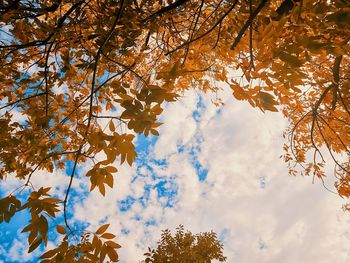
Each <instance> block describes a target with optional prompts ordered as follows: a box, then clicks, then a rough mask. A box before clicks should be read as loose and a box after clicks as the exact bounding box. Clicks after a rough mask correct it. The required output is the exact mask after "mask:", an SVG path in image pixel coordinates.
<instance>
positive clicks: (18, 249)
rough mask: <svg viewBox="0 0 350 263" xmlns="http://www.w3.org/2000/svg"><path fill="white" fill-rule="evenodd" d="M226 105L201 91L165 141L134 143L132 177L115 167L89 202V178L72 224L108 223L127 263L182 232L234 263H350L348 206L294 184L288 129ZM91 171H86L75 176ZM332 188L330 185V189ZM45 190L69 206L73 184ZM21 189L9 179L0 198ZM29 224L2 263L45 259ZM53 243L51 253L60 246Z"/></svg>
mask: <svg viewBox="0 0 350 263" xmlns="http://www.w3.org/2000/svg"><path fill="white" fill-rule="evenodd" d="M219 96H220V98H221V99H222V100H223V102H224V103H225V104H224V106H222V107H216V106H214V105H213V103H212V102H211V100H212V99H213V94H202V93H198V92H196V91H195V90H191V91H188V92H186V93H185V94H184V95H183V96H182V98H181V99H180V100H179V101H178V102H176V103H171V104H169V105H168V106H167V107H166V109H165V110H164V112H163V114H162V116H161V120H160V121H161V122H163V123H164V124H163V125H161V126H160V127H159V132H160V136H159V137H154V136H149V137H144V136H138V137H137V141H136V145H137V152H138V157H137V159H136V161H135V163H134V164H133V166H132V167H129V166H127V165H122V166H120V165H119V163H116V166H117V167H118V170H119V171H118V173H116V174H115V182H114V188H113V189H108V190H107V193H106V197H102V196H101V195H100V193H99V192H98V191H93V192H92V193H88V189H89V180H88V178H84V177H83V176H80V177H79V176H78V177H77V179H76V180H75V182H74V184H73V192H72V196H71V199H70V215H71V217H70V222H71V223H72V224H74V226H75V227H78V228H79V227H80V228H83V227H88V229H90V230H96V229H97V227H98V226H99V225H101V224H104V223H110V232H114V233H116V234H117V242H119V243H120V244H121V245H122V248H121V249H120V250H119V254H120V258H121V262H125V263H129V262H130V263H134V262H135V263H137V262H139V261H140V260H141V259H143V256H142V255H143V253H145V252H146V250H147V247H148V246H154V245H155V244H156V241H157V240H158V239H159V237H160V234H161V230H162V229H166V228H168V229H170V230H173V231H174V230H175V228H176V227H177V226H178V225H179V224H183V225H184V226H185V228H186V229H188V230H190V231H192V233H198V232H205V231H210V230H213V231H215V232H216V233H217V234H218V237H219V238H220V240H221V241H222V242H223V244H224V254H225V256H227V258H228V259H227V262H230V263H231V262H240V263H242V262H261V263H264V262H269V263H280V262H283V263H295V262H318V263H329V262H332V263H345V262H350V233H349V231H350V214H349V213H345V212H343V211H342V209H341V206H342V204H344V203H345V201H346V200H343V199H341V198H340V197H339V196H337V195H336V194H333V193H331V192H329V191H327V190H326V189H325V188H324V187H323V186H322V184H321V182H319V181H317V180H316V181H315V182H314V183H313V181H312V178H311V177H301V176H296V177H293V176H289V175H288V169H287V166H286V164H285V163H284V161H283V159H282V158H280V156H281V155H282V154H283V150H282V147H283V144H284V143H285V140H284V139H283V138H282V133H283V131H284V129H285V127H286V125H287V124H288V123H287V120H285V119H283V118H282V117H281V114H280V113H269V112H267V113H262V112H261V111H259V110H258V109H253V108H252V107H251V106H250V105H249V104H248V103H245V102H239V101H236V100H234V99H233V97H232V94H230V92H229V91H221V92H220V93H219ZM87 170H88V165H86V166H82V167H79V169H78V173H79V174H84V172H86V171H87ZM67 172H68V171H67ZM332 180H333V179H332V177H331V176H329V178H327V180H326V182H325V183H326V185H327V186H329V187H330V188H332V185H333V182H332ZM43 183H44V184H45V185H50V186H51V187H52V190H53V193H54V194H55V195H58V196H61V197H62V193H63V191H64V189H65V187H66V185H67V183H68V177H67V175H66V172H65V171H59V170H55V172H54V174H53V175H50V176H48V175H47V174H45V172H43V171H39V172H38V173H37V174H36V175H35V176H33V184H34V185H35V186H36V187H39V186H40V185H42V184H43ZM17 185H18V182H17V181H15V180H14V179H13V178H11V177H9V178H8V179H7V180H6V181H5V182H2V183H1V186H0V189H1V190H0V191H1V195H2V196H3V195H4V194H6V193H9V192H10V191H11V190H13V189H14V188H15V187H16V186H17ZM26 219H28V215H27V214H26V213H21V214H20V215H18V216H16V217H14V218H13V221H12V222H11V223H10V224H1V225H0V263H2V262H6V263H7V262H9V263H14V262H37V261H38V260H37V256H38V255H39V254H40V251H38V252H36V253H34V255H28V254H27V253H26V250H27V244H26V242H27V241H26V237H25V236H23V234H19V233H20V231H21V227H22V228H23V227H24V226H25V225H26V223H25V220H26ZM60 220H62V219H60V218H58V219H57V222H58V223H59V222H60ZM53 223H54V222H53ZM50 237H51V242H49V247H52V246H53V245H54V243H55V242H58V241H59V237H57V236H56V235H54V234H53V233H52V234H51V236H50Z"/></svg>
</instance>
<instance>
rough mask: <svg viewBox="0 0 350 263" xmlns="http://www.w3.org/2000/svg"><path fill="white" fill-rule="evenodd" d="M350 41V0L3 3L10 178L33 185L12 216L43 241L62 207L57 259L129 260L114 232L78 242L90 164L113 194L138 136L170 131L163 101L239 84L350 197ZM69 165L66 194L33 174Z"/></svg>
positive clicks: (302, 161)
mask: <svg viewBox="0 0 350 263" xmlns="http://www.w3.org/2000/svg"><path fill="white" fill-rule="evenodd" d="M349 40H350V6H349V3H348V1H346V0H328V1H326V0H319V1H316V0H270V1H268V0H244V1H238V0H233V1H226V0H201V1H194V0H192V1H191V0H173V1H162V0H147V1H146V0H119V1H117V0H104V1H98V0H73V1H65V0H33V1H20V0H8V1H0V61H1V70H0V83H1V89H0V101H1V107H0V109H1V118H0V179H6V178H7V177H9V176H15V177H17V178H18V179H21V180H23V182H24V183H23V186H22V187H21V188H19V189H16V190H15V191H14V192H12V193H11V194H10V195H8V196H6V197H4V198H2V199H1V200H0V222H2V221H6V222H8V221H10V219H11V217H12V216H13V215H14V214H15V213H16V212H18V211H21V210H24V209H26V210H28V211H30V214H31V219H30V224H29V225H28V226H27V227H26V228H25V229H24V230H23V231H24V232H29V236H28V243H29V251H33V250H34V249H36V248H37V247H38V246H39V245H40V244H46V243H47V231H48V224H49V222H48V220H47V219H48V218H50V217H55V216H56V214H57V213H59V212H60V211H62V212H63V216H64V224H65V225H64V226H58V227H57V232H58V233H59V234H61V235H62V243H61V245H60V246H59V247H57V248H55V249H53V250H50V251H48V252H46V253H45V254H44V255H43V261H44V262H54V261H55V260H56V261H57V260H59V259H62V260H63V259H66V260H68V261H70V262H74V260H75V261H77V262H89V260H90V261H91V262H94V260H96V259H98V260H103V259H104V258H106V256H108V257H109V259H110V260H111V261H117V260H118V255H117V252H116V250H117V249H118V248H119V245H118V244H117V243H115V242H114V241H112V240H109V239H110V237H112V234H108V235H106V234H104V231H102V230H101V229H99V230H97V231H96V232H94V233H90V232H83V233H82V234H81V236H80V239H79V240H80V241H79V242H76V238H72V237H74V236H76V234H75V233H74V230H73V229H72V228H71V226H70V225H69V223H68V221H67V206H68V201H69V195H70V190H71V187H72V182H73V180H74V178H75V177H76V176H78V175H77V167H78V166H81V165H83V164H86V163H93V164H92V166H91V169H90V170H89V171H88V172H87V173H86V176H87V177H89V180H90V185H91V191H93V190H94V189H98V191H99V192H100V193H101V194H102V195H104V194H105V189H106V187H113V178H114V174H115V173H116V172H117V171H118V170H117V168H116V167H115V162H116V161H120V163H121V164H122V163H124V162H125V161H126V162H127V163H128V164H129V165H131V164H132V162H133V160H134V159H135V157H136V152H135V147H134V138H135V135H136V134H144V135H146V136H147V135H149V134H150V133H151V134H154V135H158V131H157V127H159V126H160V125H161V123H159V122H158V121H157V119H158V117H159V115H160V114H161V113H162V111H163V107H164V103H166V102H172V101H176V100H177V98H178V97H179V96H181V94H182V92H183V91H185V90H188V89H190V88H191V89H199V90H201V91H204V92H206V91H211V92H214V93H215V92H217V91H218V90H219V89H220V88H221V87H223V86H227V88H230V89H231V90H232V93H233V96H234V98H236V99H237V100H243V101H247V102H248V103H250V104H251V105H252V106H253V107H257V108H260V109H261V110H263V111H281V112H282V113H283V114H284V116H286V117H287V118H288V119H289V121H290V127H289V129H288V130H287V131H286V133H285V136H286V137H287V138H288V142H287V143H286V145H285V147H284V150H285V155H284V156H285V160H286V162H287V163H288V165H289V167H290V174H293V175H294V174H297V173H298V172H301V173H302V174H305V175H313V176H315V177H317V178H319V179H320V180H323V177H324V176H325V172H324V166H325V163H326V159H327V158H326V157H325V152H327V151H328V153H329V155H330V157H331V159H332V160H333V162H334V163H335V169H334V174H335V176H336V184H335V186H336V189H337V191H338V193H339V195H340V196H342V197H350V173H349V154H350V151H349V145H350V106H349V104H350V103H349V102H350V92H349V86H350V85H349V81H350V80H349V77H348V76H350V66H349V65H350V63H349V52H350V48H349ZM213 102H214V103H215V104H220V103H221V101H220V98H217V99H216V100H215V101H213ZM18 114H20V115H22V116H24V117H25V121H18V120H17V119H16V116H18ZM106 123H107V127H106V125H105V124H106ZM68 163H72V164H73V165H72V166H71V167H70V166H68V165H67V164H68ZM296 165H299V166H300V167H301V169H298V168H295V167H296ZM65 168H70V171H69V179H68V182H67V188H66V191H65V195H64V196H65V197H64V198H63V199H59V198H53V197H50V193H49V192H50V189H49V187H47V188H40V189H35V187H34V186H33V185H32V183H31V179H32V177H33V176H35V173H36V172H37V171H38V170H45V171H47V173H48V175H47V176H50V173H53V171H54V169H65ZM82 176H84V175H82ZM24 189H27V190H28V191H29V194H28V199H27V200H25V201H21V200H20V199H19V198H17V197H16V195H18V194H19V193H20V192H22V191H23V190H24ZM23 202H24V203H23ZM345 209H350V206H345ZM99 232H101V233H99ZM101 234H102V235H101ZM104 235H105V237H106V236H108V237H106V239H105V237H104ZM111 239H112V238H111ZM106 240H107V241H106Z"/></svg>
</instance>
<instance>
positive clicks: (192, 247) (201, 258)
mask: <svg viewBox="0 0 350 263" xmlns="http://www.w3.org/2000/svg"><path fill="white" fill-rule="evenodd" d="M222 250H223V246H222V244H221V243H220V241H218V240H217V237H216V234H215V233H214V232H213V231H212V232H204V233H199V234H195V235H194V234H192V233H191V232H190V231H185V229H184V226H182V225H180V226H179V227H177V228H176V233H175V235H174V236H172V235H171V232H170V230H169V229H166V230H163V231H162V235H161V238H160V241H158V243H157V248H155V249H151V248H148V252H146V253H145V254H144V255H145V256H146V258H145V259H144V260H143V261H142V263H164V262H172V263H183V262H193V263H210V262H212V260H217V261H219V262H225V261H226V257H225V256H224V255H223V251H222Z"/></svg>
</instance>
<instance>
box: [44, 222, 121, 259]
mask: <svg viewBox="0 0 350 263" xmlns="http://www.w3.org/2000/svg"><path fill="white" fill-rule="evenodd" d="M108 227H109V224H105V225H102V226H101V227H99V228H98V229H97V230H96V232H95V233H85V234H82V235H81V236H80V241H79V242H78V243H76V244H71V245H69V244H68V242H67V240H68V236H67V235H66V236H64V237H63V239H62V242H61V244H60V245H59V246H58V247H56V248H54V249H52V250H49V251H47V252H45V253H44V254H42V255H41V256H40V258H41V259H42V261H41V263H49V262H50V263H51V262H52V263H53V262H103V261H104V260H105V259H106V258H108V259H109V261H110V262H117V261H118V259H119V257H118V253H117V251H116V250H117V249H119V248H121V246H120V245H119V244H118V243H116V242H114V241H113V239H114V238H115V235H114V234H112V233H108V232H107V233H106V230H107V228H108ZM58 229H60V234H62V235H64V233H63V231H62V230H63V229H64V228H63V227H62V226H57V230H58Z"/></svg>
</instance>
